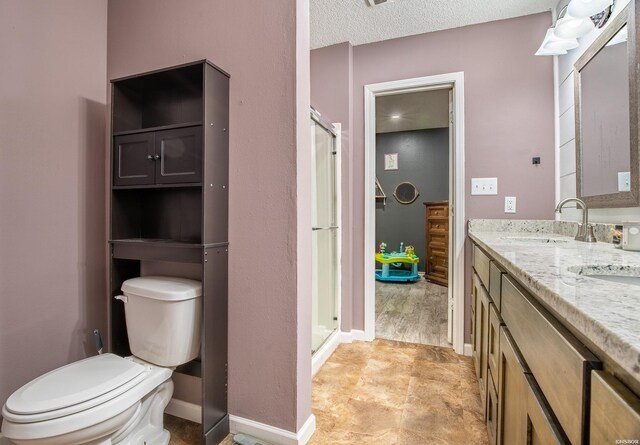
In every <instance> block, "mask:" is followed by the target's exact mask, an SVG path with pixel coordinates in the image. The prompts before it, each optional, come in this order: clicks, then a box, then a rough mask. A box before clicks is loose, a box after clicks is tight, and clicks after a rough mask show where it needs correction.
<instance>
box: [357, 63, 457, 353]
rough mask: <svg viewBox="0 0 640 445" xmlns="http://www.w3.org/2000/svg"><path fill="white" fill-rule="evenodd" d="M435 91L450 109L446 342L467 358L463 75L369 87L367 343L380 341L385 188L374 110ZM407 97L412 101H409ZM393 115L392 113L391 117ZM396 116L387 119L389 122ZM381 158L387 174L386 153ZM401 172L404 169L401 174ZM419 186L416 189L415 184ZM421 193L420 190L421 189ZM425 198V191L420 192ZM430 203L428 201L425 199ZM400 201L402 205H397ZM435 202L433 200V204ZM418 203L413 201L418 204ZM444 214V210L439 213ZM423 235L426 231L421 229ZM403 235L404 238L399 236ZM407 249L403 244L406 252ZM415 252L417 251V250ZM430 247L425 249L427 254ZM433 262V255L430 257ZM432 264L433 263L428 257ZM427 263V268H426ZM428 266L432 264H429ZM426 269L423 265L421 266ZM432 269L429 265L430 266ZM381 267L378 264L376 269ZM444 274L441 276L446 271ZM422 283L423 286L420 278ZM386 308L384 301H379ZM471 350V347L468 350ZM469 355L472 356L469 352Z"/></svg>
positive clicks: (391, 163) (391, 162)
mask: <svg viewBox="0 0 640 445" xmlns="http://www.w3.org/2000/svg"><path fill="white" fill-rule="evenodd" d="M421 92H433V93H438V92H440V93H441V94H444V95H446V97H447V104H448V107H447V108H448V109H447V110H446V111H447V113H446V119H447V120H448V129H447V130H446V132H447V133H448V140H449V150H448V152H449V154H448V168H447V170H448V173H449V174H448V178H447V179H448V190H447V195H448V196H447V197H446V199H442V200H439V201H437V202H439V203H440V204H443V203H442V201H447V203H446V204H447V206H446V212H447V215H444V221H445V222H446V223H447V224H448V236H447V239H446V241H444V242H445V243H446V245H447V247H448V249H447V254H448V255H447V259H446V260H444V261H445V262H446V267H444V265H443V263H442V261H443V260H442V258H440V259H439V261H440V264H439V266H440V267H439V269H438V271H439V272H440V275H441V276H442V275H443V274H444V275H446V281H447V284H448V287H447V297H446V309H445V312H446V314H445V315H446V319H447V329H446V332H447V338H446V340H447V341H448V342H449V343H451V345H452V347H453V349H454V350H455V351H456V352H457V353H459V354H463V353H464V352H465V346H464V115H463V112H464V101H463V98H464V73H461V72H458V73H450V74H443V75H437V76H428V77H422V78H415V79H406V80H400V81H392V82H385V83H379V84H372V85H366V86H365V249H364V266H365V267H364V270H365V283H364V284H365V337H366V339H367V340H373V339H374V338H375V337H376V331H375V328H376V318H377V317H376V304H377V303H378V302H377V301H376V292H375V290H376V279H375V274H374V272H373V271H374V270H375V269H376V253H377V252H378V250H379V247H380V246H379V242H377V240H378V238H377V236H376V235H380V233H376V232H377V228H376V212H377V210H376V209H377V207H378V204H377V202H378V201H379V199H378V200H377V199H376V193H379V190H378V189H379V188H380V186H381V184H380V182H379V181H377V180H376V164H377V162H376V154H377V150H376V146H377V144H376V109H377V107H384V102H385V98H386V97H387V96H397V95H400V94H402V95H409V94H413V93H421ZM406 97H409V96H406ZM388 114H389V113H388ZM391 116H393V114H390V115H389V119H398V120H399V118H392V117H391ZM382 151H383V153H380V154H378V156H379V158H380V159H381V162H382V163H383V165H382V166H381V167H382V168H383V169H384V164H385V159H384V158H385V157H384V154H391V155H393V154H394V153H391V152H390V153H384V150H382ZM396 154H397V156H389V157H388V159H386V161H387V162H386V164H387V166H388V167H390V168H394V167H396V168H398V169H399V167H400V166H401V165H402V164H401V163H402V161H401V160H399V159H398V156H399V153H396ZM398 172H400V170H398ZM396 176H397V177H396V178H395V181H396V182H398V183H401V182H409V181H402V179H401V178H402V175H400V174H399V175H396ZM413 185H415V184H413ZM394 191H395V188H394V189H393V190H388V191H386V190H384V189H383V192H384V195H386V200H387V201H389V200H391V199H393V200H397V198H395V197H394V196H393V192H394ZM418 192H420V190H418ZM420 193H422V192H420ZM417 199H418V203H419V204H420V205H422V211H423V212H424V213H423V217H422V218H421V220H422V224H423V227H425V222H426V221H427V219H426V214H427V211H428V209H427V208H426V206H424V205H423V204H422V202H423V201H422V200H420V198H417ZM425 201H426V200H425ZM398 202H399V200H398ZM429 202H431V201H429ZM414 203H415V200H414ZM440 211H442V210H440ZM423 230H424V229H423ZM401 236H402V235H401ZM396 242H398V246H389V245H388V246H387V248H388V249H390V251H393V250H395V251H398V250H400V245H399V241H398V240H396ZM405 247H406V245H403V246H402V248H403V249H404V248H405ZM414 248H415V246H414ZM426 249H427V246H426V245H425V246H424V247H423V248H422V249H421V250H422V251H423V252H425V254H423V255H426V253H427V252H426ZM430 257H431V254H430ZM427 260H429V258H427ZM423 264H425V263H423ZM427 264H428V261H427ZM423 267H424V266H423ZM427 267H428V266H427ZM378 268H380V264H379V265H378ZM444 269H446V271H444V272H443V270H444ZM420 279H421V280H423V281H424V279H423V278H422V277H420ZM380 302H381V303H384V301H382V300H381V301H380ZM466 349H469V348H466ZM467 352H468V351H467Z"/></svg>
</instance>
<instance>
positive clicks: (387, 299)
mask: <svg viewBox="0 0 640 445" xmlns="http://www.w3.org/2000/svg"><path fill="white" fill-rule="evenodd" d="M376 338H383V339H386V340H396V341H403V342H408V343H417V344H421V345H432V346H448V347H451V344H450V343H449V342H448V341H447V288H446V287H444V286H439V285H437V284H434V283H430V282H428V281H426V280H425V279H421V280H419V281H417V282H415V283H384V282H380V281H376Z"/></svg>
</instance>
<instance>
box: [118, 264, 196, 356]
mask: <svg viewBox="0 0 640 445" xmlns="http://www.w3.org/2000/svg"><path fill="white" fill-rule="evenodd" d="M122 293H123V294H124V297H116V298H119V299H121V300H123V301H124V303H125V305H124V308H125V318H126V321H127V333H128V337H129V347H130V348H131V353H132V354H133V355H135V356H136V357H138V358H141V359H142V360H145V361H147V362H150V363H153V364H156V365H159V366H167V367H174V366H178V365H181V364H183V363H186V362H188V361H190V360H193V359H194V358H196V357H197V356H198V354H199V353H200V328H201V324H202V284H201V283H200V282H199V281H195V280H188V279H186V278H175V277H160V276H149V277H138V278H131V279H129V280H126V281H125V282H124V283H122Z"/></svg>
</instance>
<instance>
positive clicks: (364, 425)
mask: <svg viewBox="0 0 640 445" xmlns="http://www.w3.org/2000/svg"><path fill="white" fill-rule="evenodd" d="M312 409H313V413H314V414H315V416H316V432H315V434H314V435H313V437H312V438H311V441H310V442H309V445H369V444H370V445H431V444H434V445H445V444H446V445H458V444H460V445H463V444H464V445H468V444H474V445H485V444H488V438H487V430H486V427H485V424H484V421H483V416H482V409H481V405H480V394H479V390H478V382H477V380H476V377H475V372H474V367H473V363H472V361H471V359H470V358H469V357H462V356H458V355H457V354H455V353H454V352H453V350H451V349H449V348H442V347H435V346H425V345H416V344H409V343H401V342H395V341H388V340H379V339H377V340H374V341H373V342H371V343H368V342H354V343H352V344H341V345H340V346H338V349H337V350H336V352H334V354H333V355H332V356H331V357H330V358H329V360H328V361H327V362H326V363H325V364H324V366H323V367H322V369H320V371H319V372H318V373H317V374H316V376H315V377H314V379H313V404H312Z"/></svg>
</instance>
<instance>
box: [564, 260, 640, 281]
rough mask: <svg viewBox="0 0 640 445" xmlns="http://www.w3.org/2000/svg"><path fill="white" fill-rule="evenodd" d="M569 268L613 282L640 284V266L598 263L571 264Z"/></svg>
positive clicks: (587, 275) (590, 276)
mask: <svg viewBox="0 0 640 445" xmlns="http://www.w3.org/2000/svg"><path fill="white" fill-rule="evenodd" d="M567 270H568V271H569V272H573V273H577V274H578V275H583V276H585V277H589V278H596V279H598V280H603V281H609V282H611V283H622V284H631V285H634V286H640V266H625V265H599V264H597V265H581V266H570V267H568V268H567Z"/></svg>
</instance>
